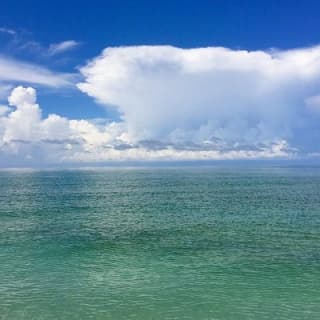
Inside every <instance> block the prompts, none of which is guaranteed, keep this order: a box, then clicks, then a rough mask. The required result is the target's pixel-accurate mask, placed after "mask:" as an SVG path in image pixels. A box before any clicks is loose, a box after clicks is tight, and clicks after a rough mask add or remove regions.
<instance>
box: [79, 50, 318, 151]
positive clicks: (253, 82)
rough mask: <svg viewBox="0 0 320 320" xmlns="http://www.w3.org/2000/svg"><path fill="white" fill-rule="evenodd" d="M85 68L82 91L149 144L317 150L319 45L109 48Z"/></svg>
mask: <svg viewBox="0 0 320 320" xmlns="http://www.w3.org/2000/svg"><path fill="white" fill-rule="evenodd" d="M80 71H81V73H82V75H83V76H84V81H83V82H82V83H79V84H78V87H79V88H80V90H82V91H83V92H85V93H87V94H88V95H90V96H91V97H93V98H94V99H96V100H97V101H98V102H99V103H102V104H103V105H105V106H106V107H107V108H111V107H113V108H117V110H118V111H119V112H120V113H121V116H122V119H123V122H124V123H125V125H126V127H127V128H128V136H129V137H130V139H131V140H133V141H135V142H139V141H140V143H141V141H142V143H143V142H145V141H147V143H148V146H149V148H153V149H155V148H158V149H159V148H160V149H161V148H165V146H171V147H173V148H176V149H179V150H184V151H186V150H190V149H192V150H197V151H200V150H202V151H205V150H208V149H210V150H215V151H220V152H223V153H225V152H231V151H233V152H235V151H244V150H251V151H257V150H260V151H261V150H266V149H272V146H274V145H275V144H277V145H279V144H283V143H284V142H285V145H286V146H287V147H286V148H287V149H290V148H291V151H290V152H289V153H292V152H293V150H296V153H300V154H308V153H312V152H317V151H318V141H319V137H320V133H319V129H320V125H319V120H320V112H319V109H320V108H319V105H320V103H319V96H320V47H312V48H303V49H296V50H288V51H279V50H272V51H245V50H230V49H227V48H222V47H209V48H197V49H180V48H175V47H171V46H135V47H118V48H107V49H105V50H104V51H103V52H102V54H101V55H100V56H98V57H96V58H95V59H93V60H92V61H90V62H89V63H88V64H87V65H86V66H84V67H83V68H81V70H80ZM289 146H290V147H289ZM287 151H288V150H287Z"/></svg>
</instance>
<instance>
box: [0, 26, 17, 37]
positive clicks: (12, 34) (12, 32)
mask: <svg viewBox="0 0 320 320" xmlns="http://www.w3.org/2000/svg"><path fill="white" fill-rule="evenodd" d="M0 32H1V33H6V34H9V35H11V36H14V35H16V34H17V32H16V31H15V30H13V29H8V28H4V27H1V28H0Z"/></svg>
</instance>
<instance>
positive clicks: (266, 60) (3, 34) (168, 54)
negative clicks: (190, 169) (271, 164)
mask: <svg viewBox="0 0 320 320" xmlns="http://www.w3.org/2000/svg"><path fill="white" fill-rule="evenodd" d="M319 12H320V2H319V1H312V0H309V1H298V0H294V1H284V0H278V1H254V0H251V1H246V0H243V1H231V0H230V1H228V0H225V1H222V0H221V1H214V0H212V1H204V0H200V1H188V0H185V1H178V0H177V1H143V0H141V1H95V0H92V1H72V0H70V1H59V0H58V1H55V2H50V3H48V2H46V1H30V0H29V1H23V0H20V1H15V0H11V1H2V2H1V3H0V167H10V166H45V165H55V164H58V165H67V164H74V163H77V164H79V163H80V164H86V163H95V164H101V163H108V162H110V161H113V162H125V161H185V160H188V161H189V160H239V159H240V160H246V159H300V158H303V159H306V158H307V159H309V158H312V159H313V158H315V159H317V158H318V157H319V155H320V147H319V143H318V141H319V138H320V122H319V120H320V36H319V31H318V30H320V19H319Z"/></svg>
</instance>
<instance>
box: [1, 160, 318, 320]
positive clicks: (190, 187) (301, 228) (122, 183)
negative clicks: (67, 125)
mask: <svg viewBox="0 0 320 320" xmlns="http://www.w3.org/2000/svg"><path fill="white" fill-rule="evenodd" d="M0 219H1V220H0V222H1V223H0V319H18V320H19V319H139V320H143V319H159V320H160V319H197V320H202V319H236V320H241V319H259V320H261V319H290V320H294V319H299V320H300V319H319V318H320V168H317V167H313V168H312V167H284V166H274V167H272V166H269V167H265V166H257V167H255V168H248V167H245V166H239V167H231V166H226V167H224V166H215V167H211V168H209V167H208V168H205V167H199V168H192V167H189V168H149V169H148V168H147V169H142V168H136V169H105V170H103V169H97V170H69V171H1V172H0Z"/></svg>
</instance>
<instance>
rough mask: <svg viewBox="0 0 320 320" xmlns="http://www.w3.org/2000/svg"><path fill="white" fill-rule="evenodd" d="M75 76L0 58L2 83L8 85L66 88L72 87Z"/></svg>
mask: <svg viewBox="0 0 320 320" xmlns="http://www.w3.org/2000/svg"><path fill="white" fill-rule="evenodd" d="M72 79H73V76H72V75H70V74H64V73H56V72H52V71H50V70H48V69H47V68H45V67H41V66H38V65H36V64H31V63H25V62H21V61H17V60H13V59H9V58H6V57H1V56H0V82H6V83H7V84H8V83H10V84H12V83H14V82H20V83H21V82H25V83H33V84H40V85H45V86H50V87H64V86H70V85H72Z"/></svg>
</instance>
